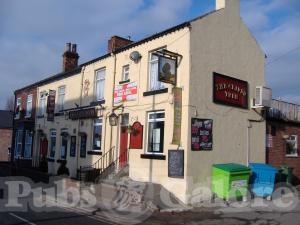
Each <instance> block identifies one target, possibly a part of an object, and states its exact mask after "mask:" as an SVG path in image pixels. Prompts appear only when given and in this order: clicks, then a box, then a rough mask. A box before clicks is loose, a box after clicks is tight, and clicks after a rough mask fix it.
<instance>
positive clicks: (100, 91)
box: [95, 67, 106, 101]
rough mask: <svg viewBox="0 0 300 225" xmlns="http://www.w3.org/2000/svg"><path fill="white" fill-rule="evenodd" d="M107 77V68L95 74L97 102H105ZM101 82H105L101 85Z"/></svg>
mask: <svg viewBox="0 0 300 225" xmlns="http://www.w3.org/2000/svg"><path fill="white" fill-rule="evenodd" d="M105 77H106V68H105V67H104V68H101V69H99V70H97V71H96V74H95V100H96V101H101V100H104V90H105ZM100 82H103V84H102V85H100Z"/></svg>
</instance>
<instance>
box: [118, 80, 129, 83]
mask: <svg viewBox="0 0 300 225" xmlns="http://www.w3.org/2000/svg"><path fill="white" fill-rule="evenodd" d="M129 82H130V79H128V80H122V81H120V82H119V84H126V83H129Z"/></svg>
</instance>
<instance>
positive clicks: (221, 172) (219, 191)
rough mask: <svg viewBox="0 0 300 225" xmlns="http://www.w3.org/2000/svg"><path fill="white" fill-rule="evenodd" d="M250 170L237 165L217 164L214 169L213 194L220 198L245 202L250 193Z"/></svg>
mask: <svg viewBox="0 0 300 225" xmlns="http://www.w3.org/2000/svg"><path fill="white" fill-rule="evenodd" d="M250 173H251V170H250V168H248V167H246V166H244V165H240V164H236V163H228V164H215V165H213V167H212V192H213V194H214V195H216V196H217V197H218V198H221V199H224V200H227V201H228V200H229V199H231V198H236V199H240V198H242V199H243V200H245V199H246V198H247V193H248V183H249V177H250Z"/></svg>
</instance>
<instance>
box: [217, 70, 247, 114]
mask: <svg viewBox="0 0 300 225" xmlns="http://www.w3.org/2000/svg"><path fill="white" fill-rule="evenodd" d="M213 100H214V102H215V103H218V104H223V105H229V106H235V107H239V108H244V109H248V82H246V81H243V80H239V79H236V78H233V77H228V76H225V75H221V74H218V73H214V74H213Z"/></svg>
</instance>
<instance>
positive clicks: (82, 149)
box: [80, 135, 86, 158]
mask: <svg viewBox="0 0 300 225" xmlns="http://www.w3.org/2000/svg"><path fill="white" fill-rule="evenodd" d="M80 157H81V158H85V157H86V135H83V136H81V142H80Z"/></svg>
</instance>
